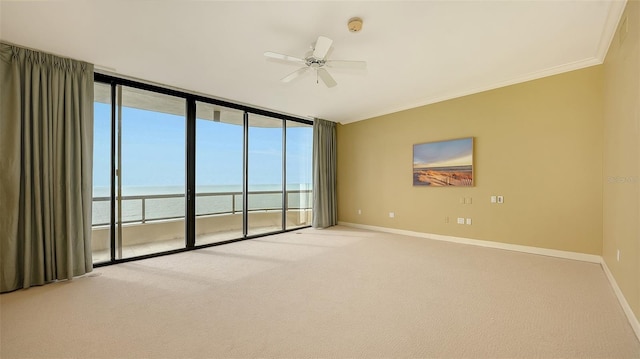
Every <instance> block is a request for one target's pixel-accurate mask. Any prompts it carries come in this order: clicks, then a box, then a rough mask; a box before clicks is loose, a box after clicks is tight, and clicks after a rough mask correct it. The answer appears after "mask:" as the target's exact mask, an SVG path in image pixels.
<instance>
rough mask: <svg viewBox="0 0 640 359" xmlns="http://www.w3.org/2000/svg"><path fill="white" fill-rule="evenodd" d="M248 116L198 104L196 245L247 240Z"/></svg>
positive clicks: (229, 109) (215, 106)
mask: <svg viewBox="0 0 640 359" xmlns="http://www.w3.org/2000/svg"><path fill="white" fill-rule="evenodd" d="M243 138H244V112H243V111H240V110H235V109H231V108H227V107H223V106H217V105H213V104H208V103H205V102H200V101H196V218H197V219H196V244H207V243H216V242H221V241H225V240H230V239H234V238H241V237H242V236H243V230H242V203H243V201H242V200H243V198H242V183H243V179H244V177H243V151H244V146H243V144H244V142H243V141H244V140H243Z"/></svg>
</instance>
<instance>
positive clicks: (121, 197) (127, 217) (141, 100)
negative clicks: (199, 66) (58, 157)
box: [116, 86, 186, 258]
mask: <svg viewBox="0 0 640 359" xmlns="http://www.w3.org/2000/svg"><path fill="white" fill-rule="evenodd" d="M118 91H121V94H119V95H118V96H117V97H118V98H121V99H122V102H121V103H118V116H117V117H118V121H117V126H116V133H117V138H118V140H119V143H118V146H117V151H116V153H117V154H116V164H117V165H116V167H117V168H118V169H119V170H118V174H119V178H118V180H117V204H118V205H120V207H119V208H118V211H117V224H118V226H117V230H118V233H117V236H116V237H117V241H116V244H117V246H116V249H117V254H116V258H128V257H134V256H140V255H145V254H152V253H158V252H164V251H168V250H172V249H178V248H184V247H185V238H184V237H185V221H184V216H185V124H186V120H185V113H186V101H185V99H183V98H179V97H174V96H169V95H164V94H159V93H155V92H150V91H145V90H141V89H136V88H131V87H120V86H118Z"/></svg>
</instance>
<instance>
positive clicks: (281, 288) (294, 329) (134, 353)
mask: <svg viewBox="0 0 640 359" xmlns="http://www.w3.org/2000/svg"><path fill="white" fill-rule="evenodd" d="M0 315H1V317H0V318H1V325H0V345H1V349H0V357H1V358H3V359H10V358H255V357H262V358H325V357H326V358H379V357H387V358H640V343H638V340H637V338H636V337H635V335H634V333H633V330H632V328H631V326H630V325H629V323H628V322H627V319H626V318H625V316H624V313H623V311H622V309H621V307H620V305H619V303H618V302H617V299H616V297H615V295H614V293H613V290H612V289H611V287H610V285H609V283H608V281H607V279H606V277H605V274H604V272H603V270H602V268H601V267H600V265H598V264H593V263H585V262H579V261H572V260H565V259H558V258H551V257H545V256H538V255H532V254H525V253H518V252H510V251H503V250H497V249H491V248H482V247H475V246H469V245H462V244H455V243H448V242H441V241H433V240H427V239H424V238H414V237H408V236H401V235H394V234H387V233H378V232H372V231H366V230H360V229H353V228H346V227H333V228H331V229H326V230H313V229H304V230H300V231H297V232H290V233H285V234H279V235H275V236H270V237H264V238H261V239H256V240H251V241H243V242H238V243H233V244H228V245H223V246H218V247H213V248H208V249H202V250H197V251H191V252H187V253H181V254H177V255H171V256H164V257H159V258H153V259H148V260H144V261H138V262H132V263H126V264H120V265H115V266H110V267H104V268H99V269H96V270H95V271H94V272H93V273H92V274H90V275H86V276H84V277H81V278H77V279H74V280H71V281H66V282H59V283H55V284H51V285H45V286H42V287H35V288H31V289H28V290H21V291H16V292H13V293H8V294H4V295H1V296H0Z"/></svg>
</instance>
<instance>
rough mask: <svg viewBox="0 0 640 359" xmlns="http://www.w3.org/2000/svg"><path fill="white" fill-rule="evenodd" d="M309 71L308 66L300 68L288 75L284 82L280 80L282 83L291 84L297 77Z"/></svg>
mask: <svg viewBox="0 0 640 359" xmlns="http://www.w3.org/2000/svg"><path fill="white" fill-rule="evenodd" d="M307 70H309V68H308V67H306V66H305V67H302V68H299V69H297V70H295V71H294V72H292V73H290V74H288V75H287V76H285V77H283V78H282V80H280V81H282V82H291V80H293V79H295V78H296V77H298V76H300V75H302V74H304V73H305V72H307Z"/></svg>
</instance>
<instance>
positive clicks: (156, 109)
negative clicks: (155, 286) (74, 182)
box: [92, 74, 312, 263]
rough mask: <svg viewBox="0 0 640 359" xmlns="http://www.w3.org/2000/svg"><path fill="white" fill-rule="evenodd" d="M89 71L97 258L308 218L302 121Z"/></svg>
mask: <svg viewBox="0 0 640 359" xmlns="http://www.w3.org/2000/svg"><path fill="white" fill-rule="evenodd" d="M96 79H97V80H96V83H95V91H94V93H95V103H94V114H95V118H94V160H93V164H94V168H93V170H94V173H93V177H94V188H93V197H94V198H93V238H92V240H93V256H94V257H93V258H94V263H113V262H118V261H123V260H128V259H131V258H145V257H149V256H153V255H156V254H159V253H163V252H168V251H176V250H187V249H190V248H194V247H200V246H210V245H216V244H219V243H221V242H230V241H237V240H243V239H247V238H251V237H255V236H260V235H264V234H269V233H278V232H282V231H284V230H287V229H293V228H299V227H304V226H308V225H309V224H310V219H311V131H312V127H311V123H310V122H309V121H305V120H301V119H294V118H292V117H290V116H284V115H278V114H275V113H270V112H268V111H263V110H255V109H252V108H249V107H246V106H242V105H235V104H232V103H228V102H222V101H217V100H213V99H209V98H205V97H202V96H196V95H192V94H188V93H183V92H179V91H175V90H169V89H165V88H161V87H158V86H152V85H147V84H142V83H138V82H134V81H130V80H123V79H118V78H115V77H111V76H107V75H99V74H96ZM98 79H99V80H98Z"/></svg>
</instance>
